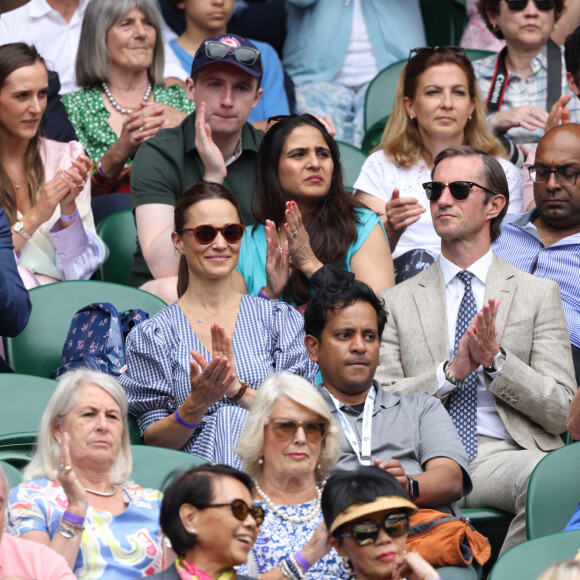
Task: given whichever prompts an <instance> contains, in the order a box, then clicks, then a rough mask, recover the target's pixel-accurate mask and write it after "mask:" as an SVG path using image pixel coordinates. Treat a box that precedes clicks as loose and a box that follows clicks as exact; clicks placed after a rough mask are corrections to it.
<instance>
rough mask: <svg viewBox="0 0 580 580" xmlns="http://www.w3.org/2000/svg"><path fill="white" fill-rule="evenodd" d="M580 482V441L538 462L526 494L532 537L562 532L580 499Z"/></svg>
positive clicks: (528, 532) (527, 514)
mask: <svg viewBox="0 0 580 580" xmlns="http://www.w3.org/2000/svg"><path fill="white" fill-rule="evenodd" d="M579 481H580V442H578V443H572V444H570V445H566V446H564V447H560V449H556V450H554V451H551V452H550V453H548V455H546V457H544V458H543V459H542V460H541V461H540V462H539V463H538V465H536V467H535V469H534V471H533V472H532V475H531V476H530V481H529V483H528V494H527V496H526V531H527V534H528V539H530V540H532V539H535V538H540V537H542V536H547V535H548V534H554V533H556V532H560V531H562V529H563V528H564V526H565V525H566V524H567V523H568V521H569V520H570V518H571V517H572V514H573V513H574V510H575V509H576V506H577V505H578V501H579V500H580V488H579V487H578V482H579ZM578 547H579V548H580V544H578Z"/></svg>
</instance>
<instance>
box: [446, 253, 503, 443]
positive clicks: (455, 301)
mask: <svg viewBox="0 0 580 580" xmlns="http://www.w3.org/2000/svg"><path fill="white" fill-rule="evenodd" d="M492 259H493V252H492V251H491V250H489V252H487V254H485V256H483V257H482V258H480V259H479V260H477V261H476V262H474V263H473V264H471V266H469V268H465V269H466V270H469V271H470V272H471V273H472V274H473V278H472V280H471V288H472V290H473V296H474V298H475V304H476V305H477V310H478V312H479V311H480V310H481V309H482V308H483V302H484V298H485V281H486V279H487V273H488V271H489V267H490V266H491V262H492ZM439 260H440V261H439V265H440V267H441V272H442V273H443V279H444V280H445V299H446V303H447V304H446V305H447V336H448V341H449V360H453V357H454V356H455V326H456V323H457V316H458V314H459V307H460V305H461V300H463V294H464V293H465V285H464V284H463V282H462V281H461V280H460V279H459V278H458V277H457V273H458V272H461V271H462V270H463V268H459V267H458V266H456V265H455V264H453V263H452V262H450V261H449V260H448V259H447V258H445V257H444V256H443V254H441V256H440V258H439ZM500 307H501V306H500ZM499 372H501V371H499ZM499 372H497V373H491V374H490V375H489V376H490V377H491V378H492V379H493V378H495V377H496V376H497V375H498V374H499ZM456 388H457V387H456V386H455V385H453V384H452V383H450V382H449V381H448V380H447V379H446V378H445V374H444V373H443V363H442V364H441V365H439V367H438V368H437V393H438V394H439V396H444V395H446V394H447V393H450V392H451V391H452V390H454V389H456ZM477 433H478V434H479V435H486V436H487V437H495V438H496V439H511V437H510V435H509V433H508V431H507V429H506V428H505V425H504V424H503V421H502V420H501V417H500V416H499V414H498V412H497V409H496V407H495V402H494V398H493V395H492V394H491V393H490V392H489V391H488V390H487V389H486V388H485V382H484V370H483V367H482V366H481V365H480V366H479V368H478V369H477Z"/></svg>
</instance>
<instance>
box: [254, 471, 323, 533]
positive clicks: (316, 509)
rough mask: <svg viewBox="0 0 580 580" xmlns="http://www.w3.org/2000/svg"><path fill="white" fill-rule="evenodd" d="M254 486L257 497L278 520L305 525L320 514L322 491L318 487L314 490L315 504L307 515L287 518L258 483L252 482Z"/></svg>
mask: <svg viewBox="0 0 580 580" xmlns="http://www.w3.org/2000/svg"><path fill="white" fill-rule="evenodd" d="M254 486H255V488H256V491H257V492H258V495H259V496H260V497H261V498H262V499H263V500H264V501H265V502H266V505H267V506H268V507H269V508H270V511H271V512H272V513H274V514H276V515H277V516H278V517H279V518H282V519H283V520H287V521H289V522H292V523H293V524H305V523H306V522H309V521H310V520H313V519H314V518H315V517H316V516H317V515H318V514H319V513H320V500H321V498H322V491H321V490H320V489H319V488H318V487H317V488H316V496H317V497H316V503H315V504H314V507H313V508H312V509H311V510H310V511H309V512H308V513H306V515H304V516H302V517H298V516H289V515H287V514H285V513H284V511H283V510H281V509H280V508H279V507H278V506H277V505H276V504H275V503H274V502H273V501H272V500H271V499H270V498H269V497H268V496H267V495H266V493H265V492H264V491H263V490H262V488H261V487H260V486H259V485H258V482H257V481H255V480H254Z"/></svg>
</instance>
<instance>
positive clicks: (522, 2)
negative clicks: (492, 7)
mask: <svg viewBox="0 0 580 580" xmlns="http://www.w3.org/2000/svg"><path fill="white" fill-rule="evenodd" d="M504 1H505V3H506V4H507V5H508V8H509V9H510V10H513V11H514V12H521V11H522V10H525V9H526V6H527V5H528V0H504ZM534 4H535V5H536V8H537V9H538V10H543V11H545V12H547V11H548V10H554V6H555V5H556V3H555V2H554V0H534Z"/></svg>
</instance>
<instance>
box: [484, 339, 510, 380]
mask: <svg viewBox="0 0 580 580" xmlns="http://www.w3.org/2000/svg"><path fill="white" fill-rule="evenodd" d="M505 359H506V354H505V350H504V349H503V348H502V347H501V346H500V347H499V352H498V353H496V354H494V355H493V358H492V359H491V366H489V367H483V370H484V371H485V372H486V373H488V374H491V373H497V372H499V371H501V369H502V368H503V365H504V364H505Z"/></svg>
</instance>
